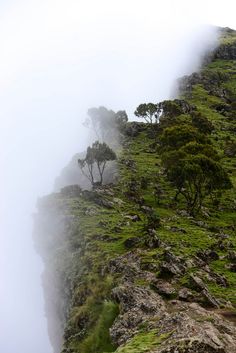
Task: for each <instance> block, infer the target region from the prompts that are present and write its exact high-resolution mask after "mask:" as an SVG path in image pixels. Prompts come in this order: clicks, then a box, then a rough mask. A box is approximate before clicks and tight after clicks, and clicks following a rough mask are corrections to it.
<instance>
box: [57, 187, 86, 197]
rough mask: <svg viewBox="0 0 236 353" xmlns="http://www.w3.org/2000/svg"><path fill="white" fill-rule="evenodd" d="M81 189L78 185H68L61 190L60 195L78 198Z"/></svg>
mask: <svg viewBox="0 0 236 353" xmlns="http://www.w3.org/2000/svg"><path fill="white" fill-rule="evenodd" d="M81 192H82V189H81V187H80V186H79V185H68V186H64V188H62V189H61V193H62V195H65V196H67V197H78V196H80V195H81Z"/></svg>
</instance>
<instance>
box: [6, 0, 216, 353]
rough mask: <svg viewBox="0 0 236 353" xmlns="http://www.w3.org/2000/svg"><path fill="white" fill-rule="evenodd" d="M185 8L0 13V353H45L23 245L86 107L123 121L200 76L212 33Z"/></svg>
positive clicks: (104, 2) (42, 6)
mask: <svg viewBox="0 0 236 353" xmlns="http://www.w3.org/2000/svg"><path fill="white" fill-rule="evenodd" d="M176 3H179V4H178V5H176ZM186 6H187V5H186V2H185V1H179V2H178V1H177V2H175V3H174V2H173V1H169V2H168V1H166V2H165V4H164V2H163V3H162V2H157V1H152V0H147V1H129V3H128V4H127V1H126V2H125V1H123V0H122V1H119V2H118V1H114V2H112V1H108V0H100V1H99V4H98V2H96V1H92V0H90V1H86V2H85V1H73V0H70V1H66V2H65V1H63V0H60V1H55V0H48V1H46V0H43V1H42V0H41V1H39V0H33V1H32V0H31V1H24V0H21V1H17V2H16V1H13V0H11V1H9V2H8V3H4V2H3V4H1V5H0V10H1V11H0V50H1V55H0V78H1V79H0V117H1V129H0V163H1V183H0V192H1V201H0V212H1V221H0V278H1V281H0V299H1V306H0V351H1V352H4V353H18V352H24V353H32V352H34V353H42V352H44V353H51V352H52V348H51V345H50V342H49V338H48V334H47V322H46V317H45V313H44V300H43V293H42V288H41V273H42V271H43V264H42V263H41V260H40V258H39V257H38V255H37V254H36V252H35V250H34V246H33V241H32V227H33V224H32V223H33V222H32V214H33V213H34V212H35V205H36V201H37V198H38V197H40V196H42V195H45V194H47V193H50V192H52V191H53V185H54V181H55V178H56V177H57V176H58V175H59V174H60V171H61V169H62V168H63V167H64V166H65V165H66V164H67V163H68V162H69V161H70V159H71V157H72V156H73V155H74V154H75V153H77V152H80V151H83V150H84V149H85V148H86V146H87V136H88V132H87V130H86V129H85V128H84V127H83V124H82V123H83V121H84V120H85V118H86V111H87V109H88V108H90V107H93V106H95V107H96V106H101V105H103V106H106V107H108V108H109V109H113V110H115V111H116V110H120V109H123V110H126V111H127V113H128V115H129V118H130V119H131V120H132V119H134V116H133V112H134V110H135V108H136V107H137V105H138V104H140V103H143V102H149V101H153V102H158V101H161V100H163V99H168V98H169V97H170V96H171V94H172V92H173V86H174V83H175V80H176V79H177V78H178V77H180V76H183V75H185V74H188V73H191V72H192V71H194V70H196V69H198V68H199V67H200V64H201V60H202V58H203V56H204V54H205V52H206V50H207V49H209V48H212V46H214V45H215V44H216V40H217V30H216V28H215V27H213V26H206V25H204V22H205V20H206V19H205V18H202V17H201V16H199V13H200V11H197V14H198V15H196V12H195V15H194V16H193V15H191V13H189V12H188V8H187V7H186ZM200 6H202V5H200ZM202 8H203V6H202V7H201V10H202ZM208 20H209V21H208V22H209V23H213V24H218V22H217V23H216V18H213V19H210V18H208ZM219 24H220V23H219Z"/></svg>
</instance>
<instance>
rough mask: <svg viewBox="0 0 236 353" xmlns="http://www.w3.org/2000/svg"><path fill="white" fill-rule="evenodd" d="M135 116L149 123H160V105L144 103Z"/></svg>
mask: <svg viewBox="0 0 236 353" xmlns="http://www.w3.org/2000/svg"><path fill="white" fill-rule="evenodd" d="M134 114H135V115H136V116H137V117H138V118H142V119H144V120H145V121H146V122H147V123H149V124H153V123H157V122H158V120H159V116H160V110H159V108H158V104H154V103H147V104H146V103H143V104H140V105H139V106H138V107H137V109H136V110H135V112H134Z"/></svg>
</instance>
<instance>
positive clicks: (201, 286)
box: [190, 275, 220, 308]
mask: <svg viewBox="0 0 236 353" xmlns="http://www.w3.org/2000/svg"><path fill="white" fill-rule="evenodd" d="M190 280H191V284H192V285H193V287H194V289H195V290H196V291H198V292H201V295H202V296H203V298H204V302H205V303H206V304H207V305H208V306H211V307H216V308H219V306H220V304H219V302H218V301H217V299H216V298H215V297H214V296H213V295H211V294H210V292H209V290H208V288H207V286H206V285H205V283H204V282H203V280H202V279H201V278H199V277H198V276H194V275H191V276H190Z"/></svg>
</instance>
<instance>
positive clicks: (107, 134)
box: [84, 107, 128, 142]
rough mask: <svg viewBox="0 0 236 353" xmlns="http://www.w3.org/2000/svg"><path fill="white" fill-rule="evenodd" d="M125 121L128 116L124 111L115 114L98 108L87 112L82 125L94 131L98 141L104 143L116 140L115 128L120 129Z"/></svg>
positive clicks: (103, 108)
mask: <svg viewBox="0 0 236 353" xmlns="http://www.w3.org/2000/svg"><path fill="white" fill-rule="evenodd" d="M127 121H128V116H127V114H126V112H125V111H124V110H120V111H118V112H117V113H115V112H114V111H113V110H108V109H107V108H105V107H99V108H90V109H89V110H88V118H87V119H86V120H85V122H84V125H85V126H86V127H89V128H91V129H92V130H93V131H94V133H95V135H96V137H97V139H98V140H100V141H104V142H105V141H112V140H114V138H117V128H118V129H119V128H122V126H123V125H124V124H125V123H126V122H127Z"/></svg>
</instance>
